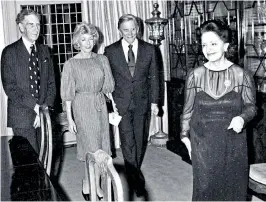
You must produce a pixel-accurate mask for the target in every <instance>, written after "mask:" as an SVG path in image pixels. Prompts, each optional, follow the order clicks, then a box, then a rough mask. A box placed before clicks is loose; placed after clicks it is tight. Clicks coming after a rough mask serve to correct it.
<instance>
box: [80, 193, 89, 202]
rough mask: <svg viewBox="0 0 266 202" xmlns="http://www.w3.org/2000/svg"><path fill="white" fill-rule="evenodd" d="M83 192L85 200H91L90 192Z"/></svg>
mask: <svg viewBox="0 0 266 202" xmlns="http://www.w3.org/2000/svg"><path fill="white" fill-rule="evenodd" d="M81 193H82V196H83V198H84V199H85V201H89V200H90V194H84V193H83V191H82V192H81Z"/></svg>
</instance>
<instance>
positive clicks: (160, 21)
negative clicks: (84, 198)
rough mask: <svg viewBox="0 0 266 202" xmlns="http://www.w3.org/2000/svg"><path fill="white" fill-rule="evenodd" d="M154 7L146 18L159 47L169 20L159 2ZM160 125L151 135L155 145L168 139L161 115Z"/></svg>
mask: <svg viewBox="0 0 266 202" xmlns="http://www.w3.org/2000/svg"><path fill="white" fill-rule="evenodd" d="M153 7H154V10H153V11H152V15H153V17H152V18H150V19H147V20H145V23H146V24H147V25H148V27H149V39H150V40H152V41H153V44H154V45H155V46H157V47H159V46H160V45H161V41H162V40H164V39H165V38H164V27H165V25H167V23H168V20H167V19H165V18H160V14H161V12H160V11H158V7H159V5H158V3H154V4H153ZM158 49H159V48H158ZM158 126H159V131H158V132H157V133H155V134H154V135H152V136H151V143H152V144H154V145H159V146H164V145H166V142H167V140H168V135H167V134H166V133H164V132H163V131H162V117H160V116H159V117H158Z"/></svg>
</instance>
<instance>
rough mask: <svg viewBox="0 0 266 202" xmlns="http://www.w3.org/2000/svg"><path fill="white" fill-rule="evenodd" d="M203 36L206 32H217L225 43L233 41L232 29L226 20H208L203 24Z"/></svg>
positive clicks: (201, 27)
mask: <svg viewBox="0 0 266 202" xmlns="http://www.w3.org/2000/svg"><path fill="white" fill-rule="evenodd" d="M200 29H201V36H202V34H203V33H205V32H214V33H216V34H217V35H218V36H219V37H220V38H221V39H222V40H223V42H224V43H231V40H232V30H231V29H230V28H229V27H228V25H226V24H225V23H224V22H222V21H220V20H208V21H205V22H204V23H203V24H202V25H201V26H200Z"/></svg>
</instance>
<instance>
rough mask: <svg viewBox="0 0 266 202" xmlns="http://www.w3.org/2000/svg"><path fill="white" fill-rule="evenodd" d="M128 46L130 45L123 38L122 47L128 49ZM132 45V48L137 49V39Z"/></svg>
mask: <svg viewBox="0 0 266 202" xmlns="http://www.w3.org/2000/svg"><path fill="white" fill-rule="evenodd" d="M129 45H130V44H129V43H128V42H127V41H126V40H125V39H124V38H123V39H122V46H124V47H125V46H126V47H128V46H129ZM132 45H133V47H137V45H138V39H137V38H136V39H135V40H134V41H133V43H132Z"/></svg>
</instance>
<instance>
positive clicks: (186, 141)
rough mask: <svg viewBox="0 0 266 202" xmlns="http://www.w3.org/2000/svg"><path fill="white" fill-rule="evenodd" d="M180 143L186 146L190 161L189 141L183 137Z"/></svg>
mask: <svg viewBox="0 0 266 202" xmlns="http://www.w3.org/2000/svg"><path fill="white" fill-rule="evenodd" d="M181 141H182V142H183V143H184V144H185V145H186V148H187V150H188V154H189V157H190V159H191V142H190V140H189V139H188V138H187V137H184V138H182V139H181Z"/></svg>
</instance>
